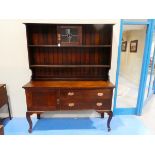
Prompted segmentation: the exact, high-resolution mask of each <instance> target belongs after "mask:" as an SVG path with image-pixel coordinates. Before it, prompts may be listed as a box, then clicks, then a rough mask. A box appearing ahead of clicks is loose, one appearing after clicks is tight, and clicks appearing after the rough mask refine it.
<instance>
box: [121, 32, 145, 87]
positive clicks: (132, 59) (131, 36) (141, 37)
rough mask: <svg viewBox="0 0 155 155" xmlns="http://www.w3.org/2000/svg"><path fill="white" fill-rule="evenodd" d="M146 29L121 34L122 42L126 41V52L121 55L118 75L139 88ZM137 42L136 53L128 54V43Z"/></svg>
mask: <svg viewBox="0 0 155 155" xmlns="http://www.w3.org/2000/svg"><path fill="white" fill-rule="evenodd" d="M145 35H146V29H140V30H128V31H124V32H123V40H124V41H127V50H126V52H122V53H121V66H120V75H121V76H123V77H124V78H125V79H127V80H128V81H130V82H131V83H133V84H135V85H136V86H137V87H138V86H139V80H140V74H141V66H142V59H143V52H144V45H145ZM131 40H138V48H137V52H136V53H131V52H130V41H131Z"/></svg>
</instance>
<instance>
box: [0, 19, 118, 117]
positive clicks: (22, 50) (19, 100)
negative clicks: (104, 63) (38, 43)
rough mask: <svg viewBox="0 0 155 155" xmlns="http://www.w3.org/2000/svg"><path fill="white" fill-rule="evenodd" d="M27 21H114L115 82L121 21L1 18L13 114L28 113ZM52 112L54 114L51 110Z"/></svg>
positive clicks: (1, 61) (3, 73) (1, 75)
mask: <svg viewBox="0 0 155 155" xmlns="http://www.w3.org/2000/svg"><path fill="white" fill-rule="evenodd" d="M24 22H46V23H103V24H104V23H113V24H115V25H114V31H113V46H112V63H111V70H110V79H111V81H112V82H113V83H115V76H116V67H117V50H118V41H119V31H120V30H119V29H120V20H94V21H90V20H46V21H44V20H42V21H41V20H38V21H37V20H8V21H7V20H1V21H0V83H6V84H7V90H8V95H9V98H10V103H11V110H12V113H13V116H14V117H20V116H22V117H23V116H25V112H26V100H25V93H24V89H22V86H23V85H24V84H26V83H27V82H29V80H30V76H31V71H30V70H29V66H28V52H27V44H26V30H25V26H24V24H22V23H24ZM50 114H51V113H50ZM52 116H55V117H61V116H67V117H70V116H71V117H72V116H75V117H86V116H98V113H96V112H95V111H83V112H81V111H76V112H70V115H68V112H63V113H62V112H61V113H54V112H53V113H52Z"/></svg>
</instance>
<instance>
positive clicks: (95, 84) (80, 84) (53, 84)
mask: <svg viewBox="0 0 155 155" xmlns="http://www.w3.org/2000/svg"><path fill="white" fill-rule="evenodd" d="M31 87H37V88H48V87H49V88H114V87H115V86H114V85H113V84H112V83H111V82H106V81H30V82H29V83H27V84H26V85H24V86H23V88H31Z"/></svg>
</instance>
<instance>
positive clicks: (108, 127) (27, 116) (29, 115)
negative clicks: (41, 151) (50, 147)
mask: <svg viewBox="0 0 155 155" xmlns="http://www.w3.org/2000/svg"><path fill="white" fill-rule="evenodd" d="M97 112H99V113H100V114H101V118H104V113H107V114H108V115H109V117H108V120H107V129H108V132H109V131H110V130H111V128H110V122H111V119H112V117H113V112H112V111H102V112H101V111H97ZM42 113H43V111H38V112H37V111H27V112H26V119H27V121H28V123H29V129H28V132H29V133H32V126H33V124H32V120H31V115H32V114H37V119H40V115H41V114H42Z"/></svg>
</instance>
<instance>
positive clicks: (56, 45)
mask: <svg viewBox="0 0 155 155" xmlns="http://www.w3.org/2000/svg"><path fill="white" fill-rule="evenodd" d="M28 47H59V48H60V47H92V48H93V47H111V45H71V46H70V45H62V46H58V45H28Z"/></svg>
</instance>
